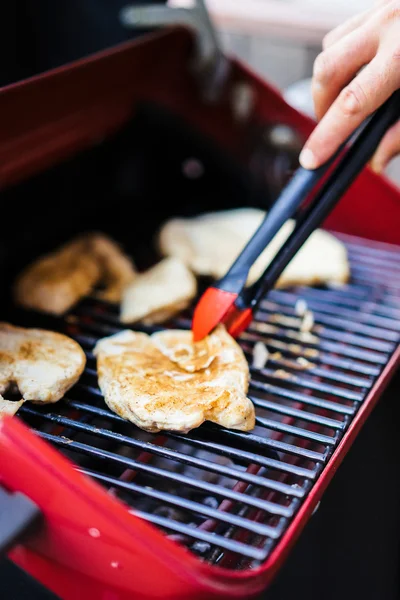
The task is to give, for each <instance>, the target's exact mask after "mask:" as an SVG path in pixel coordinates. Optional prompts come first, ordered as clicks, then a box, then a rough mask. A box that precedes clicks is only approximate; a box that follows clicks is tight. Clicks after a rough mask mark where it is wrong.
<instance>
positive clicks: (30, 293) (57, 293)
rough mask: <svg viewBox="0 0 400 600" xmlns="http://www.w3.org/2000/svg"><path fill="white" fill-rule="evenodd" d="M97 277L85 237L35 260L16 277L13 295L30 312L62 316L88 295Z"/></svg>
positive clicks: (93, 258)
mask: <svg viewBox="0 0 400 600" xmlns="http://www.w3.org/2000/svg"><path fill="white" fill-rule="evenodd" d="M100 275H101V271H100V265H99V262H98V260H97V259H96V257H95V256H94V255H93V253H92V251H91V242H90V239H89V238H88V237H84V236H82V237H79V238H77V239H75V240H73V241H71V242H68V243H67V244H65V245H64V246H62V247H61V248H60V249H59V250H56V251H55V252H52V253H51V254H47V255H46V256H43V257H42V258H39V259H38V260H37V261H35V262H34V263H33V264H31V265H29V266H28V267H27V268H26V269H25V270H24V271H23V272H22V273H21V274H20V276H19V277H18V279H17V281H16V284H15V287H14V296H15V300H16V302H17V303H18V304H20V305H22V306H24V307H26V308H29V309H33V310H38V311H41V312H46V313H51V314H54V315H62V314H64V313H65V312H66V311H67V310H69V309H70V308H71V307H72V306H73V305H74V304H76V302H78V300H80V299H81V298H83V297H84V296H86V295H87V294H89V293H90V292H91V290H92V289H93V287H94V286H95V285H96V283H97V282H98V280H99V278H100Z"/></svg>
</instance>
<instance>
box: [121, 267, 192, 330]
mask: <svg viewBox="0 0 400 600" xmlns="http://www.w3.org/2000/svg"><path fill="white" fill-rule="evenodd" d="M196 292H197V282H196V278H195V277H194V275H193V274H192V272H191V271H189V269H188V268H187V267H186V265H185V264H184V263H183V262H182V261H181V260H179V259H177V258H166V259H164V260H162V261H161V262H159V263H158V264H157V265H155V266H154V267H153V268H151V269H149V270H148V271H146V272H145V273H141V274H139V275H137V277H136V278H135V280H134V281H133V283H131V284H130V285H129V286H128V287H127V288H126V289H125V292H124V294H123V298H122V304H121V321H122V322H123V323H136V322H137V321H142V322H143V323H145V324H152V323H161V322H163V321H166V320H168V319H169V318H171V317H173V316H174V315H175V314H177V313H178V312H180V311H181V310H184V309H185V308H186V307H187V306H188V305H189V304H190V301H191V300H192V299H193V298H194V297H195V295H196Z"/></svg>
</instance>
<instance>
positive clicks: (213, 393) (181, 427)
mask: <svg viewBox="0 0 400 600" xmlns="http://www.w3.org/2000/svg"><path fill="white" fill-rule="evenodd" d="M203 352H205V354H204V355H203ZM94 354H95V355H96V356H97V370H98V376H99V385H100V388H101V390H102V392H103V394H104V398H105V401H106V403H107V405H108V406H109V407H110V409H111V410H113V411H114V412H116V413H117V414H118V415H120V416H121V417H122V418H124V419H126V420H129V421H132V422H133V423H134V424H135V425H137V426H138V427H141V428H142V429H144V430H146V431H151V432H156V431H161V430H170V431H171V430H172V431H183V432H188V431H190V430H191V429H193V428H195V427H198V426H199V425H201V424H202V423H203V422H204V421H206V420H207V421H213V422H214V423H218V424H219V425H222V426H224V427H227V428H231V429H238V430H241V431H249V430H251V429H253V427H254V423H255V412H254V406H253V404H252V402H251V401H250V400H249V399H248V398H247V396H246V394H247V389H248V382H249V368H248V365H247V362H246V359H245V357H244V355H243V352H242V350H241V348H240V346H239V345H238V344H237V343H236V342H235V340H234V339H233V338H232V337H231V336H230V335H229V334H228V333H227V332H226V330H225V328H224V326H223V325H220V326H219V327H218V328H217V329H216V330H215V332H213V333H212V334H211V335H210V336H209V338H208V340H206V341H202V342H200V343H196V344H194V343H193V341H192V333H191V331H182V330H174V331H169V332H168V335H162V334H153V335H151V336H149V335H147V334H145V333H137V332H133V331H122V332H121V333H118V334H116V335H113V336H111V337H108V338H104V339H102V340H100V341H99V342H98V343H97V344H96V347H95V349H94ZM199 359H200V360H199Z"/></svg>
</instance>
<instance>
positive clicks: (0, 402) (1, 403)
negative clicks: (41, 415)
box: [0, 395, 25, 419]
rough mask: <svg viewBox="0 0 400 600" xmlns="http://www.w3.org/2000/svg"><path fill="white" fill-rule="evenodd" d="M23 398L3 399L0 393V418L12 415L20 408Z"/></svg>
mask: <svg viewBox="0 0 400 600" xmlns="http://www.w3.org/2000/svg"><path fill="white" fill-rule="evenodd" d="M24 402H25V400H18V401H15V402H13V401H11V400H5V399H4V398H3V396H1V395H0V419H1V418H2V417H4V416H5V415H8V416H9V417H12V416H13V415H15V413H16V412H17V411H18V410H19V409H20V408H21V406H22V405H23V403H24Z"/></svg>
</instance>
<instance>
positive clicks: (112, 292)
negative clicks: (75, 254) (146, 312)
mask: <svg viewBox="0 0 400 600" xmlns="http://www.w3.org/2000/svg"><path fill="white" fill-rule="evenodd" d="M91 239H92V247H93V252H94V256H95V257H96V258H97V260H98V264H99V266H100V270H101V283H102V286H103V287H104V289H102V290H101V291H98V292H97V293H96V295H97V296H98V297H99V298H102V299H103V300H107V301H108V302H120V300H121V298H122V294H123V291H124V290H125V288H126V287H127V286H128V285H129V284H130V283H132V281H133V280H134V279H135V277H136V269H135V267H134V266H133V263H132V260H131V259H130V258H129V257H128V256H126V254H124V252H123V251H122V249H121V248H120V246H119V245H118V244H117V243H116V242H114V241H113V240H111V239H110V238H108V237H107V236H105V235H103V234H101V233H98V234H93V236H92V238H91Z"/></svg>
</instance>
